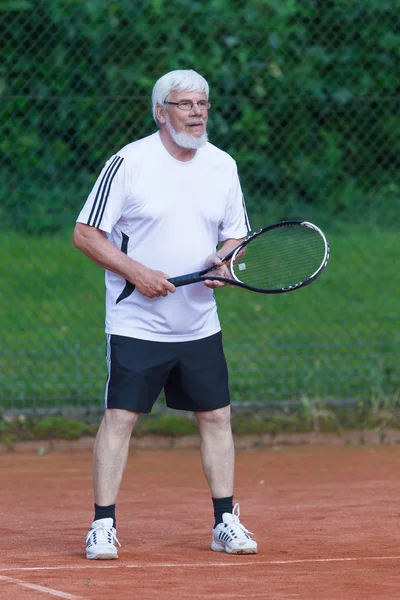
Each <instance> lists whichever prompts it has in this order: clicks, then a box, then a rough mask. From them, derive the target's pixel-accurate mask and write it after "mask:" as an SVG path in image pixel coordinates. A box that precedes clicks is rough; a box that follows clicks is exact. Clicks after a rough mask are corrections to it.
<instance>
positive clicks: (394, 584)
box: [0, 446, 400, 600]
mask: <svg viewBox="0 0 400 600" xmlns="http://www.w3.org/2000/svg"><path fill="white" fill-rule="evenodd" d="M399 464H400V448H399V447H396V446H377V447H372V446H370V447H368V446H364V447H346V446H321V447H319V446H308V447H286V448H285V447H282V448H276V449H260V450H252V451H244V450H241V451H239V452H238V453H237V473H236V494H235V500H236V501H239V502H240V503H241V512H242V519H243V522H244V524H245V525H246V527H248V528H249V529H250V530H251V531H254V532H255V534H256V536H255V537H256V539H257V541H258V544H259V553H258V554H257V555H248V556H229V555H227V554H222V553H221V554H220V553H215V552H212V551H211V550H210V549H209V546H210V527H211V523H212V505H211V500H210V498H209V496H208V490H207V487H206V484H205V480H204V479H203V474H202V470H201V465H200V457H199V453H198V451H196V450H168V451H165V450H154V451H132V453H131V456H130V459H129V462H128V467H127V471H126V474H125V478H124V481H123V486H122V489H121V493H120V496H119V502H118V504H117V530H118V538H119V540H120V542H121V544H122V547H121V548H120V558H119V560H118V561H93V562H89V561H87V560H86V559H85V558H84V538H85V534H86V531H87V529H88V527H89V525H90V522H91V519H92V492H91V453H90V452H79V453H75V452H74V453H68V454H67V453H53V452H50V453H47V454H44V455H39V454H37V453H35V454H26V453H9V454H3V455H1V456H0V486H1V502H0V511H1V521H2V542H3V545H2V552H1V558H0V593H1V597H2V598H3V599H5V600H22V599H25V598H29V600H45V599H46V598H52V597H54V598H65V599H68V600H94V599H96V600H102V599H107V600H108V599H109V598H115V599H117V600H119V599H121V600H123V599H125V598H127V599H128V598H141V599H143V600H147V599H155V598H157V599H158V598H159V599H165V600H170V599H175V598H179V599H186V598H187V599H197V598H205V599H208V600H229V599H234V598H261V599H267V598H268V599H273V600H283V599H284V600H287V599H291V600H292V599H293V600H295V599H296V600H297V599H299V600H314V599H318V600H328V599H329V600H337V599H342V600H350V599H351V600H355V599H362V600H367V599H371V600H372V599H373V600H379V599H382V600H383V599H384V600H391V599H395V598H399V597H400V541H399V540H400V535H399V520H400V506H399V500H400V481H399Z"/></svg>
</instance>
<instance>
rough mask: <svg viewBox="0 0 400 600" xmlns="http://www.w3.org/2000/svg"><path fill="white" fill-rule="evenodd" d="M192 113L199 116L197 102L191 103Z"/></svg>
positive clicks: (199, 111)
mask: <svg viewBox="0 0 400 600" xmlns="http://www.w3.org/2000/svg"><path fill="white" fill-rule="evenodd" d="M192 113H194V114H195V115H201V109H200V107H199V105H198V104H197V102H193V107H192Z"/></svg>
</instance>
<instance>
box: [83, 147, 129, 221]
mask: <svg viewBox="0 0 400 600" xmlns="http://www.w3.org/2000/svg"><path fill="white" fill-rule="evenodd" d="M123 162H124V159H123V158H121V157H120V156H114V158H113V160H112V161H111V163H110V164H109V165H108V167H107V169H106V171H105V173H104V175H103V177H102V178H101V181H100V183H99V187H98V189H97V194H96V197H95V199H94V201H93V206H92V210H91V211H90V215H89V219H88V222H87V224H88V225H92V227H99V226H100V223H101V219H102V218H103V214H104V210H105V207H106V205H107V200H108V196H109V194H110V189H111V184H112V182H113V179H114V177H115V175H116V174H117V171H118V169H119V168H120V166H121V165H122V163H123Z"/></svg>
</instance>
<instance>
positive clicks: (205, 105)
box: [164, 100, 211, 112]
mask: <svg viewBox="0 0 400 600" xmlns="http://www.w3.org/2000/svg"><path fill="white" fill-rule="evenodd" d="M164 104H172V105H173V106H177V107H178V108H180V109H181V110H184V111H185V112H189V111H191V110H192V108H193V106H194V105H195V104H197V106H198V108H199V109H200V110H208V109H209V108H210V107H211V102H209V101H208V100H199V101H198V102H192V101H191V100H180V101H179V102H168V101H167V100H165V101H164Z"/></svg>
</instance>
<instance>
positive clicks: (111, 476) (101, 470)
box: [86, 409, 139, 559]
mask: <svg viewBox="0 0 400 600" xmlns="http://www.w3.org/2000/svg"><path fill="white" fill-rule="evenodd" d="M138 417H139V413H137V412H131V411H128V410H122V409H107V410H106V411H105V413H104V416H103V419H102V421H101V424H100V427H99V430H98V432H97V436H96V441H95V445H94V453H93V491H94V502H95V516H94V521H93V524H92V528H91V529H90V531H89V533H88V535H87V537H86V557H87V558H89V559H115V558H118V553H117V548H116V545H115V543H119V542H118V539H117V536H116V529H115V501H116V499H117V495H118V491H119V488H120V485H121V481H122V475H123V472H124V469H125V466H126V461H127V458H128V452H129V441H130V438H131V434H132V429H133V427H134V425H135V423H136V421H137V419H138Z"/></svg>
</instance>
